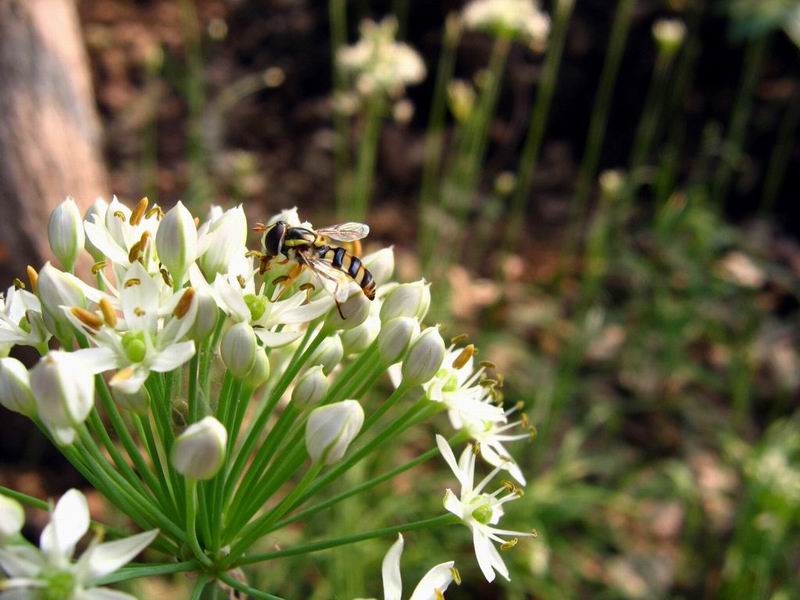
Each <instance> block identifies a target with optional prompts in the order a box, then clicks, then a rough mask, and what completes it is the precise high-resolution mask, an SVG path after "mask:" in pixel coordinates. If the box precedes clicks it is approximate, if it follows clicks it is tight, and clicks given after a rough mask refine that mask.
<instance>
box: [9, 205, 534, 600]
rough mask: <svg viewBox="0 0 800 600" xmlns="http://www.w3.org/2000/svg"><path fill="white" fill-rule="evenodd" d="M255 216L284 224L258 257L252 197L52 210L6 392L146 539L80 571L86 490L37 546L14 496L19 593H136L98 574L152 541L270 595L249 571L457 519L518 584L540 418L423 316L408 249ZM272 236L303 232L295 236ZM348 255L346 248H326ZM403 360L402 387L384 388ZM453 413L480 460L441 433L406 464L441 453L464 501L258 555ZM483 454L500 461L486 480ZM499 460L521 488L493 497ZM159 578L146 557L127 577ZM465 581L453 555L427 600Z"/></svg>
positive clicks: (485, 566)
mask: <svg viewBox="0 0 800 600" xmlns="http://www.w3.org/2000/svg"><path fill="white" fill-rule="evenodd" d="M256 228H257V229H261V230H263V231H264V232H265V233H264V235H263V236H262V240H261V244H260V247H258V248H256V249H248V247H247V234H248V224H247V219H246V217H245V213H244V211H243V209H242V207H241V206H238V207H235V208H232V209H229V210H227V211H223V210H222V209H219V208H217V207H214V208H212V210H211V211H210V213H209V215H208V217H207V219H206V220H205V221H204V222H202V223H201V222H200V221H199V220H198V219H195V218H194V217H193V215H192V214H191V213H190V212H189V210H188V209H187V208H186V207H185V206H183V205H182V204H181V203H178V204H177V205H175V206H174V207H173V208H171V209H170V210H169V211H167V212H164V211H163V210H162V209H161V208H160V207H159V206H157V205H151V204H150V203H149V201H148V200H147V199H143V200H141V201H140V202H139V203H138V204H137V205H136V206H135V207H133V208H129V207H127V206H125V205H124V204H123V203H121V202H119V201H118V200H117V199H116V198H114V199H113V200H112V201H111V202H110V203H106V202H104V201H102V200H98V201H97V202H96V203H95V204H94V205H93V206H92V207H91V208H90V210H89V211H88V212H87V214H86V215H84V216H83V217H81V215H80V214H79V212H78V209H77V205H76V204H75V203H74V202H73V201H72V200H69V199H68V200H66V201H65V202H64V203H63V204H62V205H61V206H59V207H58V208H57V209H56V211H55V212H54V213H53V216H52V218H51V220H50V225H49V228H48V234H49V239H50V245H51V249H52V251H53V254H54V255H55V257H56V258H57V259H58V262H59V266H60V267H61V268H59V266H56V265H54V264H50V263H47V264H45V265H44V266H43V267H42V268H41V269H39V270H38V271H37V270H35V269H33V268H29V269H28V284H27V285H25V284H23V283H22V282H21V281H20V280H17V281H16V283H15V285H14V286H12V287H11V288H9V289H8V291H7V293H6V294H5V296H4V298H3V302H2V304H1V305H0V306H2V312H0V351H2V356H3V357H2V358H0V403H2V405H3V406H5V407H6V408H8V409H10V410H13V411H16V412H18V413H21V414H23V415H26V416H27V417H29V418H31V419H32V420H33V421H34V422H35V423H36V424H37V426H39V428H40V429H41V430H42V432H43V433H44V434H45V435H46V436H48V437H49V438H50V439H51V440H52V441H53V442H54V443H55V444H57V445H58V447H59V449H60V450H61V452H62V453H63V454H64V456H65V457H66V458H67V459H68V460H69V461H70V462H71V463H72V464H73V465H74V466H75V467H76V468H77V469H78V470H79V471H80V472H81V473H82V474H83V475H84V477H85V478H86V479H87V480H88V481H89V482H90V483H91V484H92V485H93V486H95V487H96V488H97V489H98V490H99V491H100V492H101V493H102V494H103V495H104V496H106V498H107V499H108V500H109V501H110V502H111V503H112V504H113V505H114V506H115V507H116V508H118V509H119V510H120V511H121V512H123V513H124V514H126V515H127V516H128V517H129V518H130V519H131V521H132V522H133V523H134V524H135V525H136V526H138V527H139V528H141V529H142V530H144V531H147V533H142V534H138V535H134V536H132V537H128V538H125V539H121V540H118V541H114V542H108V543H99V542H92V543H91V544H90V546H89V548H88V549H87V550H86V551H85V552H84V554H83V556H82V557H81V558H80V559H79V560H78V561H77V562H73V561H72V556H73V554H74V550H75V546H76V544H77V542H78V541H79V539H80V538H82V537H83V536H84V534H85V533H86V531H87V529H88V527H89V516H88V510H87V508H86V502H85V499H84V498H83V496H82V495H81V494H80V493H79V492H76V491H71V492H68V493H67V494H66V495H65V496H64V497H63V498H62V499H61V500H60V501H59V502H58V504H57V505H56V507H55V509H54V511H53V517H52V523H51V525H50V526H48V528H47V529H45V532H44V533H43V534H42V540H41V550H40V551H39V550H36V549H35V548H33V547H31V546H30V545H28V544H27V542H25V541H24V540H23V539H22V538H21V537H20V535H19V531H20V528H21V527H22V521H23V516H24V515H23V513H22V511H21V509H20V508H19V506H18V505H17V504H16V503H15V502H14V501H11V500H9V499H8V498H6V497H4V496H2V495H0V516H1V517H2V519H0V567H1V568H2V570H3V571H4V572H5V573H6V575H7V576H8V579H6V580H0V590H8V591H6V592H3V595H2V597H3V598H6V594H12V596H8V597H9V598H10V597H17V596H18V597H29V596H28V595H24V594H23V595H21V596H20V595H19V594H17V596H13V594H15V593H17V591H19V590H33V589H35V590H37V593H39V594H40V596H41V597H43V598H56V597H57V598H66V599H70V598H75V599H79V598H85V599H93V598H101V597H103V598H105V597H117V596H114V595H113V594H114V593H113V592H110V591H108V590H100V589H99V588H96V586H97V584H98V582H100V583H102V581H103V578H104V577H106V576H108V575H109V574H110V573H112V572H113V571H117V570H118V569H119V568H120V567H121V566H122V565H123V564H125V563H127V562H128V561H130V560H131V559H132V558H133V557H134V556H136V555H137V554H138V553H139V552H141V550H142V549H143V548H144V547H145V546H148V545H149V544H150V543H151V542H152V548H153V550H154V551H157V552H161V553H163V554H165V555H166V559H165V561H164V562H163V563H162V564H157V565H154V566H153V567H152V568H154V569H156V571H155V572H159V573H178V572H185V571H187V572H188V571H194V572H196V573H197V574H198V575H197V577H196V578H195V581H196V584H195V585H196V588H195V592H196V595H195V596H194V597H199V594H200V593H201V592H202V588H203V587H205V586H206V585H210V584H212V585H213V584H219V585H222V586H224V587H227V588H231V589H234V590H237V591H238V592H241V593H244V594H250V595H255V597H261V596H258V594H262V593H261V592H258V590H253V588H251V587H250V586H248V585H247V584H246V583H245V582H244V580H243V575H242V573H243V571H242V568H243V567H244V566H246V565H251V564H256V563H262V562H264V561H268V560H273V559H277V558H281V557H282V556H286V555H298V554H303V553H305V552H313V551H317V550H321V549H325V548H329V547H334V546H337V545H341V544H346V543H353V542H354V541H358V540H361V539H369V538H370V537H380V536H385V535H389V534H392V535H394V534H398V533H400V532H402V531H406V530H414V529H425V528H430V527H434V526H437V525H445V524H448V523H453V522H461V523H463V524H464V525H465V526H467V527H468V528H469V529H470V530H471V531H472V534H473V541H474V545H475V553H476V556H477V559H478V564H479V566H480V568H481V570H482V571H483V573H484V575H485V576H486V578H487V579H488V580H490V581H491V580H492V579H493V578H494V573H495V572H499V573H500V574H501V575H503V576H505V577H508V571H507V569H506V568H505V565H504V564H503V561H502V560H501V559H500V558H499V555H498V553H497V551H496V549H495V548H494V546H493V544H492V542H497V543H500V544H502V545H503V547H509V546H510V545H513V543H514V542H513V540H508V539H505V538H501V537H500V536H504V535H505V536H523V535H528V534H525V533H514V532H512V531H506V530H503V529H500V528H498V522H499V520H500V518H501V517H502V515H503V511H502V508H501V507H502V505H503V504H504V503H505V502H508V501H509V500H511V499H513V498H516V497H518V496H519V495H520V494H521V490H520V488H519V487H518V485H524V483H525V478H524V476H523V474H522V472H521V470H520V468H519V466H518V465H517V463H516V462H515V461H514V459H513V458H512V457H511V454H510V453H509V451H508V449H507V448H506V444H507V443H508V442H511V441H514V440H518V439H522V438H528V437H529V436H530V435H531V434H530V431H529V430H530V427H529V426H528V423H527V420H526V419H525V416H524V413H523V415H522V417H521V418H519V419H516V420H515V419H513V418H511V417H512V415H514V414H515V413H517V412H519V410H520V406H514V407H512V408H511V409H505V408H504V407H503V394H502V378H501V377H500V376H499V375H492V373H493V371H494V370H495V367H494V365H492V364H491V363H488V362H481V363H477V362H476V359H475V354H476V352H477V351H476V349H475V347H474V346H472V345H464V343H463V340H453V341H452V342H451V343H450V344H447V343H445V341H444V339H443V338H442V335H441V333H440V330H439V327H438V326H428V327H425V326H423V320H424V318H425V316H426V314H427V312H428V309H429V307H430V305H431V293H430V284H429V283H427V282H425V281H417V282H412V283H397V282H394V281H392V275H393V272H394V253H393V251H392V249H391V248H384V249H381V250H378V251H377V252H373V253H372V254H367V255H366V256H363V257H357V256H356V255H355V254H354V253H355V252H356V249H355V247H353V246H349V245H348V243H345V242H342V243H341V244H340V245H339V246H338V247H337V246H336V242H335V239H336V238H335V237H334V238H330V237H326V233H325V232H329V233H330V232H334V233H331V235H335V231H336V229H334V228H329V229H321V230H318V231H316V230H315V229H314V227H313V226H312V225H311V224H310V223H308V222H302V221H301V220H300V218H299V216H298V213H297V210H296V209H291V210H285V211H282V212H281V213H279V214H278V215H275V216H274V217H273V218H272V219H270V220H269V221H268V222H267V224H265V225H259V226H257V227H256ZM342 231H344V232H345V234H342V235H344V237H347V235H350V236H351V237H353V233H352V232H353V231H359V232H368V228H367V227H366V226H363V225H359V224H356V226H350V227H344V228H343V229H342ZM275 232H283V234H282V235H284V236H285V239H287V240H288V239H289V238H290V237H291V239H292V240H295V241H297V240H305V241H304V242H303V243H301V244H299V245H290V244H288V243H286V244H284V243H283V242H284V238H283V237H281V238H280V239H277V238H275V237H274V236H275ZM362 235H363V233H362ZM268 236H270V237H269V240H268V239H267V238H268ZM355 237H357V236H355ZM303 244H305V246H303ZM330 245H333V246H334V247H335V248H336V249H335V251H334V250H330V251H328V250H324V249H325V248H329V247H330ZM276 247H277V250H276ZM84 250H85V251H86V252H88V253H89V254H90V255H91V257H92V258H93V260H94V264H93V266H92V269H91V271H92V274H93V277H94V282H93V283H92V284H90V283H87V282H86V281H84V280H82V279H81V278H79V277H77V276H76V275H75V267H76V265H80V264H81V253H82V252H83V251H84ZM326 256H329V257H330V258H328V259H327V261H328V262H325V260H326V259H325V258H324V257H326ZM362 288H363V290H362ZM17 345H24V346H31V347H33V348H35V349H36V350H37V351H38V352H39V353H40V355H41V358H40V359H39V361H38V363H37V364H36V365H35V366H33V367H32V368H31V369H30V370H28V369H27V368H26V367H25V366H24V365H23V364H22V363H21V362H20V361H19V360H17V359H16V358H13V357H11V356H9V353H10V351H11V350H12V349H13V347H14V346H17ZM387 372H388V373H389V375H390V378H391V380H392V381H393V383H394V384H395V389H394V391H393V392H392V393H391V394H390V395H389V396H388V398H384V399H382V401H377V402H376V400H378V399H373V400H370V398H371V394H370V393H371V392H372V391H374V390H375V389H376V384H377V382H378V381H379V380H380V379H381V375H383V374H384V373H387ZM378 389H379V388H378ZM375 395H377V394H372V396H375ZM371 401H372V402H375V403H374V404H370V405H368V404H367V403H369V402H371ZM445 412H446V413H447V415H448V417H449V422H450V424H451V426H452V428H453V429H455V432H454V434H453V436H452V437H451V439H450V442H451V443H453V444H463V443H464V442H470V444H469V445H467V447H466V449H465V450H464V453H463V454H462V456H461V459H460V460H459V461H458V462H456V460H455V458H454V456H453V452H452V450H451V449H450V445H449V444H448V442H447V441H445V439H444V438H442V437H439V438H437V445H436V446H437V447H432V448H431V449H430V450H429V451H428V452H426V453H425V454H424V455H422V456H420V457H415V458H414V460H411V461H409V462H408V463H407V464H405V465H400V466H398V467H395V468H394V469H393V470H392V473H393V476H396V475H399V474H400V473H402V472H404V471H405V470H408V469H411V468H413V467H415V466H417V465H419V464H421V462H423V461H424V460H427V459H431V458H434V457H435V456H436V455H438V453H439V452H441V453H442V454H443V456H444V458H445V460H446V461H447V463H448V464H449V465H450V466H451V468H452V469H453V471H454V473H455V475H456V477H457V479H458V480H459V482H460V483H461V494H460V497H456V496H455V495H454V494H453V493H452V492H449V491H448V494H447V496H446V499H445V504H444V509H446V510H445V511H443V512H442V514H441V515H440V516H438V517H435V518H433V519H425V520H422V521H417V522H412V523H405V524H403V525H398V526H396V527H389V528H383V529H378V530H375V531H373V532H366V533H364V534H359V535H356V536H346V537H344V538H340V539H333V540H326V541H324V542H318V541H317V542H312V543H309V544H307V545H303V544H301V545H299V546H297V547H295V548H291V549H289V551H287V552H288V554H287V553H284V552H283V551H276V552H266V553H265V552H258V551H256V550H257V548H258V544H259V542H260V540H261V539H262V538H264V537H265V536H268V535H269V534H272V533H273V532H275V531H277V530H280V529H282V528H283V527H285V526H286V525H289V524H290V523H294V522H297V521H301V520H305V519H307V518H309V517H310V516H312V515H314V514H316V513H317V512H319V511H322V510H325V509H327V508H328V507H330V506H331V505H332V504H333V503H335V502H339V501H344V500H346V499H347V498H348V497H350V496H352V495H354V494H357V493H363V492H365V491H367V490H369V489H371V488H372V487H374V486H376V485H378V484H379V483H381V482H383V481H385V480H386V479H387V477H386V476H385V475H384V474H380V475H378V476H376V477H374V478H373V479H370V480H368V481H365V482H361V483H360V484H359V485H358V486H357V487H356V488H355V489H354V490H352V491H351V492H345V493H343V494H340V495H339V496H336V498H334V499H333V500H330V499H328V500H326V501H324V502H317V503H313V502H312V501H313V499H314V498H315V497H316V496H317V495H318V494H319V493H320V492H322V491H323V490H324V489H325V488H327V487H328V486H329V485H330V484H331V483H333V482H335V481H337V480H339V479H340V478H341V477H342V476H343V475H344V474H345V473H347V472H348V471H349V470H350V469H351V468H352V467H353V466H355V465H356V464H358V463H359V462H360V461H362V460H364V459H365V458H366V457H368V456H369V455H370V454H371V453H372V452H374V451H375V450H377V449H379V448H381V447H383V446H386V445H387V444H390V443H393V442H395V441H396V440H397V439H398V438H399V436H401V435H402V434H403V433H404V432H406V431H407V430H409V429H411V428H413V427H416V426H419V425H421V424H422V423H424V422H426V421H428V420H431V419H433V418H434V417H435V416H436V415H437V414H439V413H445ZM432 446H433V444H432ZM437 448H438V449H437ZM477 456H481V457H482V458H483V459H484V460H485V461H486V462H487V463H488V464H489V465H490V466H491V467H492V468H493V471H492V473H491V474H490V475H489V477H487V478H486V479H485V480H484V481H483V482H482V483H479V484H477V485H474V484H473V478H474V470H475V467H476V460H475V459H476V457H477ZM501 470H504V471H507V472H508V473H509V475H510V476H511V477H512V478H513V479H514V480H516V482H517V483H513V484H512V483H510V482H507V483H504V484H503V486H502V487H501V488H500V489H498V490H497V491H495V492H494V493H491V494H490V493H486V492H484V488H485V487H486V486H487V485H488V483H489V481H490V480H491V478H492V477H493V476H494V475H495V474H496V473H497V472H498V471H501ZM0 492H2V490H0ZM14 497H15V498H17V499H20V498H22V499H25V496H24V495H22V494H18V493H15V495H14ZM28 500H29V502H30V504H31V505H33V506H39V507H41V504H42V502H41V501H39V500H36V499H33V498H29V499H28ZM514 539H516V538H514ZM402 544H403V538H402V537H400V538H399V539H398V541H397V542H396V543H395V545H394V546H393V547H392V549H391V550H390V551H389V554H387V557H386V559H385V561H384V568H383V572H384V589H385V595H386V598H400V594H401V587H400V575H399V557H400V553H401V551H402ZM150 568H151V567H150V566H147V565H139V566H132V567H127V568H126V569H124V570H122V571H119V572H117V573H115V574H114V576H113V578H112V580H113V581H121V580H124V579H130V578H134V577H137V576H141V575H142V574H146V573H147V572H148V569H150ZM459 579H460V576H459V575H458V571H456V570H455V568H454V564H453V562H452V561H448V562H444V563H441V564H439V565H437V566H436V567H434V568H433V569H432V570H431V571H430V572H429V573H428V574H427V575H426V576H425V577H424V578H423V580H422V581H421V582H420V583H419V585H418V586H417V588H416V590H415V591H414V593H413V594H412V598H414V599H422V598H440V597H441V596H442V595H443V593H444V591H445V590H446V589H447V586H448V585H449V584H450V583H451V582H452V581H456V582H458V581H459ZM20 593H22V592H20ZM262 595H263V594H262ZM119 597H124V596H119ZM264 597H266V596H264Z"/></svg>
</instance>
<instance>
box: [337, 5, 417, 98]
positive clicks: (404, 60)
mask: <svg viewBox="0 0 800 600" xmlns="http://www.w3.org/2000/svg"><path fill="white" fill-rule="evenodd" d="M360 31H361V38H360V39H359V41H358V42H357V43H355V44H354V45H352V46H347V47H345V48H342V49H341V50H339V53H338V55H337V57H336V59H337V61H338V63H339V66H340V67H341V68H342V70H344V71H345V72H346V73H349V74H350V75H352V76H353V78H354V80H355V87H356V89H357V90H358V92H360V93H361V94H364V95H365V96H368V95H371V94H375V93H384V94H388V95H390V96H398V95H400V94H402V93H403V91H404V90H405V88H406V86H408V85H413V84H416V83H419V82H421V81H422V80H423V79H425V63H424V62H422V58H421V57H420V55H419V53H418V52H417V51H416V50H414V49H413V48H412V47H411V46H409V45H408V44H404V43H402V42H398V41H397V40H396V35H397V20H396V19H394V18H393V17H387V18H385V19H383V20H382V21H381V22H380V23H375V22H374V21H370V20H366V21H364V22H363V23H362V24H361V28H360Z"/></svg>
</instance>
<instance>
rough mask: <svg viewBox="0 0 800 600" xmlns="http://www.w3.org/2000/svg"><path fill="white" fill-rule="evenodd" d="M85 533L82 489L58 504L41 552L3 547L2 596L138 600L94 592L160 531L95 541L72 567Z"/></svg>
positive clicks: (0, 555)
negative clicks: (74, 556)
mask: <svg viewBox="0 0 800 600" xmlns="http://www.w3.org/2000/svg"><path fill="white" fill-rule="evenodd" d="M87 531H89V506H88V504H87V503H86V498H85V497H84V496H83V494H81V493H80V492H79V491H78V490H69V491H68V492H67V493H66V494H64V495H63V496H62V497H61V499H60V500H59V501H58V503H57V504H56V506H55V509H54V510H53V513H52V515H51V517H50V523H49V524H48V525H47V526H46V527H45V528H44V530H43V531H42V535H41V538H40V540H39V548H38V549H37V548H34V547H32V546H30V545H22V544H20V545H9V546H5V547H1V548H0V568H2V570H3V571H4V572H5V574H6V575H7V576H8V579H5V580H0V597H2V598H3V599H4V600H5V599H6V598H8V599H9V600H23V599H33V598H43V599H50V598H58V599H59V600H136V598H135V597H134V596H131V595H130V594H125V593H122V592H118V591H113V590H110V589H107V588H102V587H96V586H95V584H94V582H95V581H97V580H98V579H99V578H101V577H104V576H106V575H109V574H110V573H113V572H114V571H116V570H118V569H119V568H121V567H122V566H124V565H125V564H127V563H129V562H130V561H131V560H133V559H134V558H135V557H136V556H137V555H138V554H139V553H140V552H142V550H144V549H145V548H146V547H147V546H149V545H150V543H151V542H152V541H153V540H154V539H155V538H156V536H158V530H157V529H154V530H152V531H147V532H145V533H140V534H138V535H134V536H131V537H127V538H122V539H119V540H114V541H113V542H104V543H99V542H98V541H97V540H93V541H92V542H91V543H90V544H89V547H88V548H87V549H86V551H85V552H84V553H83V555H81V557H80V559H79V560H77V561H75V562H73V560H72V558H73V554H74V553H75V546H76V545H77V543H78V541H79V540H80V539H81V538H82V537H83V536H84V535H85V534H86V532H87Z"/></svg>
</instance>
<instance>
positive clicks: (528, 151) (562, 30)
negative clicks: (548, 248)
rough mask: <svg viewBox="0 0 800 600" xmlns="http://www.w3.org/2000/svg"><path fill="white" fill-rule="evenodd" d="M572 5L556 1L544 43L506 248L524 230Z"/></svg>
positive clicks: (520, 161)
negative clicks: (550, 31)
mask: <svg viewBox="0 0 800 600" xmlns="http://www.w3.org/2000/svg"><path fill="white" fill-rule="evenodd" d="M574 7H575V0H558V6H556V8H555V15H556V16H555V21H554V23H553V32H552V35H551V38H550V41H549V42H548V45H547V56H546V58H545V62H544V67H543V68H542V83H541V86H540V88H539V93H538V94H537V96H536V104H535V105H534V107H533V115H532V116H531V123H530V127H529V128H528V135H527V137H526V138H525V145H524V146H523V148H522V155H521V156H520V159H519V169H518V170H519V180H518V181H517V186H516V188H515V189H514V195H513V197H512V199H511V211H510V217H509V219H508V235H507V236H506V239H505V244H506V250H511V249H512V248H514V247H515V246H516V244H517V242H518V241H519V237H520V234H521V233H522V231H523V229H524V225H525V206H526V204H527V202H528V198H529V197H530V193H531V189H532V188H533V176H534V174H535V173H536V166H537V164H538V163H539V152H540V150H541V146H542V139H544V133H545V129H546V128H547V117H548V115H549V114H550V105H551V104H552V101H553V95H554V93H555V89H556V82H557V80H558V71H559V67H560V66H561V57H562V56H563V53H564V43H565V42H566V39H567V31H568V30H569V24H570V20H571V19H572V12H573V9H574Z"/></svg>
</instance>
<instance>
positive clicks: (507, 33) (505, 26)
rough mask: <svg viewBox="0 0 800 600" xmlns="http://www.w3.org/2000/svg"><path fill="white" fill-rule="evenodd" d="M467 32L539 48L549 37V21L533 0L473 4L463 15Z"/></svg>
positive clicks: (490, 0) (492, 0)
mask: <svg viewBox="0 0 800 600" xmlns="http://www.w3.org/2000/svg"><path fill="white" fill-rule="evenodd" d="M462 18H463V19H464V24H465V25H466V26H467V27H468V28H470V29H480V30H484V31H488V32H489V33H492V34H493V35H498V36H504V37H511V38H517V39H519V40H520V41H523V42H527V43H530V44H532V45H533V46H537V47H538V46H541V45H542V44H543V43H544V42H545V41H546V40H547V36H548V35H549V33H550V18H549V17H548V16H547V15H546V14H544V13H543V12H542V11H541V10H540V9H539V6H538V3H537V2H536V1H535V0H473V1H472V2H470V3H469V4H468V5H467V6H466V7H465V8H464V10H463V12H462Z"/></svg>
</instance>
